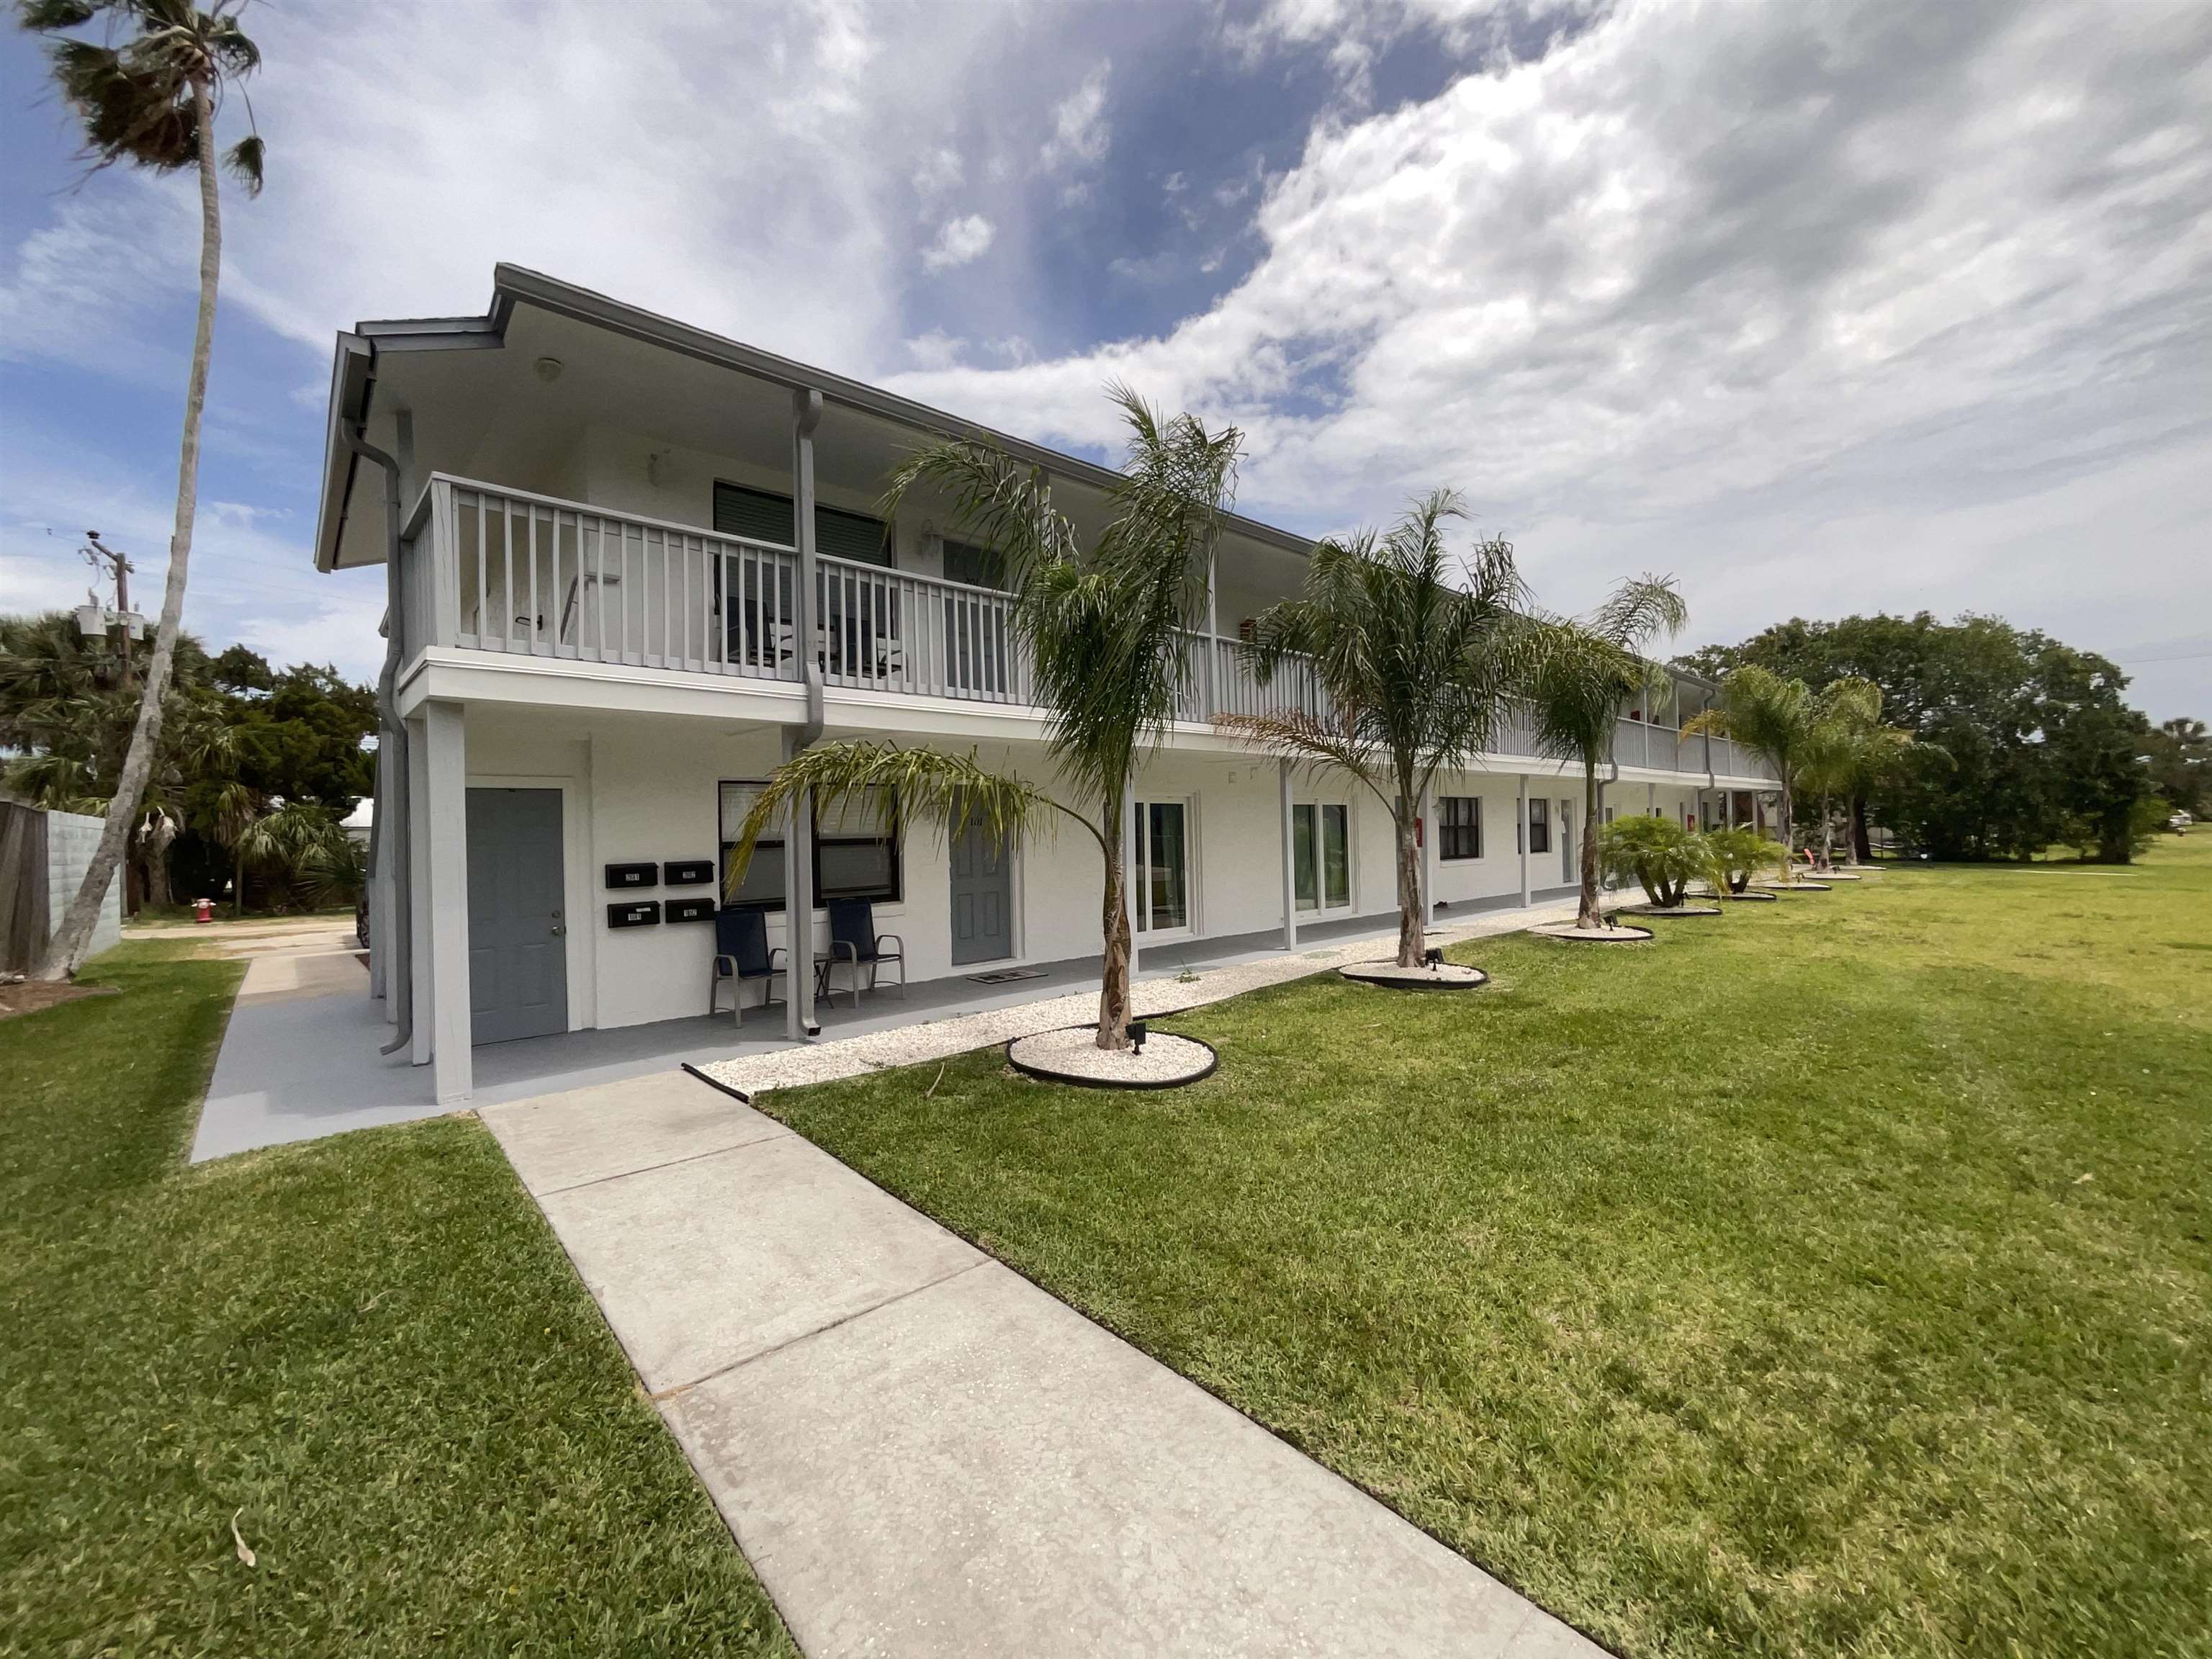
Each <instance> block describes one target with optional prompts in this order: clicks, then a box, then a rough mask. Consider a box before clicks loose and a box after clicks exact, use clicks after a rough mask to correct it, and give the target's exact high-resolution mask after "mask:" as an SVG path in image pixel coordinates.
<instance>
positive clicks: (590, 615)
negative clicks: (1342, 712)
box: [401, 474, 1765, 776]
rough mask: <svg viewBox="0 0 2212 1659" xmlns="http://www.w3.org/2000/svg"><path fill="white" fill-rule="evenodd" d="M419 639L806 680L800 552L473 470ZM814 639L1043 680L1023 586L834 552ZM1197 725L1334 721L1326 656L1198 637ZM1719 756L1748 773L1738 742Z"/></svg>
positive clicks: (932, 683)
mask: <svg viewBox="0 0 2212 1659" xmlns="http://www.w3.org/2000/svg"><path fill="white" fill-rule="evenodd" d="M401 559H402V566H403V571H404V583H403V586H404V593H405V598H406V615H405V628H406V639H407V641H408V645H409V649H410V651H412V650H413V649H415V648H416V647H420V646H422V645H437V646H447V647H459V648H461V649H464V650H471V651H489V652H498V653H507V654H517V653H519V654H521V655H525V656H532V657H544V658H556V659H569V660H576V661H582V662H596V663H608V664H616V665H628V666H635V667H643V668H656V669H669V670H674V671H686V672H691V673H707V674H723V675H729V676H732V677H736V678H747V679H764V680H781V681H787V682H788V681H796V680H797V679H798V678H799V655H798V644H797V635H798V621H797V619H798V606H797V604H796V598H797V592H798V584H799V556H798V554H797V553H796V552H794V551H793V550H792V549H790V548H788V547H779V546H776V545H775V544H770V543H765V542H757V541H752V540H749V539H746V538H742V537H734V536H721V535H717V534H715V533H714V532H711V531H705V530H701V529H699V528H697V527H696V526H690V525H679V524H671V523H667V522H665V521H663V520H657V519H647V518H642V517H640V516H638V515H636V514H633V513H613V512H609V511H607V510H605V509H604V508H601V507H591V506H587V505H586V504H584V503H582V502H578V501H561V500H557V499H556V498H554V497H552V496H549V495H532V494H531V493H530V492H528V491H526V490H519V489H505V488H502V487H500V486H497V485H493V484H486V483H477V482H474V481H472V480H470V479H465V478H453V477H446V476H444V475H443V474H440V475H438V476H436V477H433V478H432V479H431V481H430V484H429V487H428V489H427V490H425V491H424V494H423V498H422V502H421V503H420V504H419V505H418V506H417V507H416V512H415V513H414V515H413V517H412V518H411V519H410V521H409V523H408V525H407V526H406V532H405V535H404V538H403V544H402V550H401ZM814 601H815V602H814V606H813V615H814V618H815V622H814V627H813V629H812V632H813V640H812V644H813V651H814V658H815V661H816V662H817V664H818V665H819V666H820V668H821V671H822V676H823V683H824V684H827V685H829V686H832V687H836V688H839V689H842V690H856V691H870V692H880V693H884V694H889V695H897V696H930V697H944V698H950V699H952V700H955V701H962V702H984V703H997V704H1006V705H1011V706H1013V707H1017V708H1030V707H1032V706H1034V703H1035V684H1034V682H1033V679H1032V678H1031V675H1030V665H1029V660H1028V657H1027V654H1026V653H1024V650H1023V649H1022V646H1021V641H1020V640H1019V638H1018V635H1017V634H1016V631H1015V628H1014V618H1013V609H1012V607H1013V602H1012V599H1011V598H1010V597H1009V596H1008V595H1006V594H1004V593H1000V592H994V591H993V590H991V589H988V588H983V587H971V586H968V585H966V584H964V583H962V582H953V581H945V580H942V579H940V578H938V577H935V576H925V575H918V574H914V573H911V572H908V571H902V570H888V569H884V568H879V567H878V566H874V565H867V564H860V563H856V562H853V561H850V560H846V559H833V558H823V559H819V560H817V573H816V582H815V592H814ZM1182 650H1183V653H1184V661H1185V663H1186V664H1187V665H1188V672H1187V673H1186V675H1185V676H1184V678H1183V681H1182V685H1181V687H1180V688H1179V690H1178V692H1177V696H1176V718H1177V719H1178V720H1185V721H1189V722H1193V723H1197V724H1206V723H1209V722H1211V721H1212V720H1215V719H1218V718H1219V717H1220V716H1222V715H1227V714H1285V713H1291V712H1298V713H1303V714H1309V715H1312V716H1315V717H1316V718H1322V717H1325V716H1326V715H1327V714H1328V702H1327V698H1326V696H1325V694H1324V693H1323V691H1322V688H1321V686H1320V684H1319V682H1318V679H1317V678H1316V675H1315V672H1314V669H1313V666H1312V665H1311V664H1310V663H1309V662H1306V661H1304V659H1297V658H1292V659H1288V660H1286V661H1284V662H1282V663H1279V664H1278V665H1277V666H1276V669H1275V671H1274V672H1273V674H1272V675H1271V676H1270V677H1269V678H1268V682H1267V684H1265V685H1262V684H1261V683H1260V678H1259V675H1258V673H1257V672H1256V671H1255V666H1254V664H1255V656H1256V653H1255V652H1254V650H1253V648H1252V647H1250V646H1249V645H1246V644H1244V643H1243V642H1242V641H1237V640H1232V639H1227V638H1216V637H1212V636H1209V635H1205V634H1197V633H1186V634H1184V635H1182ZM1676 736H1677V734H1676V732H1674V731H1673V730H1672V729H1670V728H1668V727H1665V726H1652V725H1649V724H1647V723H1645V722H1644V721H1640V720H1621V721H1620V722H1619V724H1618V727H1617V734H1616V737H1615V740H1614V757H1615V758H1616V759H1617V760H1618V761H1619V763H1620V764H1621V765H1622V766H1625V767H1639V768H1645V769H1655V770H1659V771H1669V772H1680V773H1686V774H1694V775H1702V774H1703V773H1704V771H1705V742H1704V740H1702V739H1698V738H1692V740H1691V741H1690V742H1689V743H1688V744H1683V745H1681V746H1680V749H1679V750H1678V749H1677V747H1676V743H1675V738H1676ZM1489 747H1490V750H1491V751H1492V753H1495V754H1498V755H1508V756H1510V755H1525V756H1534V755H1535V754H1536V753H1537V752H1538V751H1537V748H1536V744H1535V742H1534V735H1533V729H1532V727H1531V726H1530V723H1529V720H1528V714H1527V711H1526V710H1525V709H1524V708H1521V707H1520V706H1519V705H1517V704H1510V705H1508V706H1507V708H1505V709H1504V711H1503V713H1502V714H1501V718H1500V719H1499V720H1498V726H1497V729H1496V732H1495V733H1494V734H1493V736H1492V740H1491V743H1490V745H1489ZM1711 753H1712V769H1713V770H1714V771H1715V772H1716V773H1719V774H1723V775H1738V776H1764V775H1765V768H1763V767H1753V768H1749V769H1742V768H1743V757H1740V756H1737V755H1735V753H1734V752H1733V746H1732V745H1731V744H1729V743H1728V742H1727V740H1726V739H1724V738H1713V739H1711Z"/></svg>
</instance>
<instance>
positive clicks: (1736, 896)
mask: <svg viewBox="0 0 2212 1659" xmlns="http://www.w3.org/2000/svg"><path fill="white" fill-rule="evenodd" d="M1718 896H1719V897H1721V898H1724V899H1726V900H1727V901H1728V902H1729V903H1731V904H1771V903H1773V902H1774V898H1775V896H1774V895H1773V894H1771V893H1722V894H1719V895H1718Z"/></svg>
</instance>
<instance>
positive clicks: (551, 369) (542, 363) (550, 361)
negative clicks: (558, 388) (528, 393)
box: [530, 357, 565, 386]
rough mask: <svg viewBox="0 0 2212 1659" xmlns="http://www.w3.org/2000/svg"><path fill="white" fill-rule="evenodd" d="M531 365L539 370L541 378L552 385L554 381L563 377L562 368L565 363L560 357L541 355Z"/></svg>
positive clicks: (539, 377)
mask: <svg viewBox="0 0 2212 1659" xmlns="http://www.w3.org/2000/svg"><path fill="white" fill-rule="evenodd" d="M530 367H531V368H532V369H534V370H536V371H537V374H538V379H539V380H543V381H544V382H545V384H546V385H548V386H551V385H552V384H553V382H554V381H556V380H559V379H560V378H561V370H562V368H564V367H565V365H564V364H563V363H562V361H561V360H560V359H559V358H558V357H540V358H539V359H538V361H537V362H534V363H532V364H531V366H530Z"/></svg>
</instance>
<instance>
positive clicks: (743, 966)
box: [707, 908, 791, 1025]
mask: <svg viewBox="0 0 2212 1659" xmlns="http://www.w3.org/2000/svg"><path fill="white" fill-rule="evenodd" d="M783 955H784V951H783V947H782V946H781V945H778V946H777V947H776V948H775V950H773V951H771V950H769V948H768V917H767V916H766V915H763V913H762V912H760V911H758V910H738V909H732V908H725V909H722V910H719V911H717V912H715V915H714V971H713V972H712V973H711V974H710V975H708V980H707V1014H708V1018H713V1017H714V999H715V996H716V995H717V994H718V993H719V992H720V989H721V986H722V981H725V980H727V981H730V1021H731V1024H734V1025H743V1024H744V1023H745V984H746V982H747V981H750V980H756V979H757V980H759V981H762V984H761V1006H762V1007H763V1008H765V1007H767V1006H769V1003H771V1002H774V1001H775V997H774V996H772V995H770V994H769V985H770V982H771V981H774V980H775V976H776V975H778V974H781V975H783V976H784V979H783V987H784V994H785V995H787V996H788V995H789V994H790V992H791V964H790V963H789V961H788V960H785V961H779V960H777V958H778V957H782V956H783Z"/></svg>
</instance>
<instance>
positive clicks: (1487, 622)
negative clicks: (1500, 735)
mask: <svg viewBox="0 0 2212 1659" xmlns="http://www.w3.org/2000/svg"><path fill="white" fill-rule="evenodd" d="M1465 516H1466V510H1465V508H1464V507H1463V506H1462V503H1461V501H1460V498H1459V496H1458V495H1456V494H1455V493H1454V492H1452V491H1451V490H1449V489H1439V490H1436V491H1434V492H1433V493H1431V494H1430V495H1425V496H1423V497H1422V498H1421V499H1419V501H1415V502H1413V505H1412V506H1411V507H1410V508H1409V509H1408V510H1407V513H1406V515H1405V516H1404V517H1403V518H1401V519H1400V520H1398V522H1397V523H1396V524H1395V525H1394V526H1391V528H1390V529H1389V531H1388V532H1385V533H1384V534H1383V535H1381V536H1377V535H1376V533H1375V532H1373V531H1362V532H1359V533H1358V535H1356V536H1353V537H1351V538H1348V539H1346V540H1343V541H1334V540H1331V541H1324V542H1322V544H1320V545H1318V546H1317V547H1316V548H1315V549H1314V552H1313V557H1312V559H1311V560H1310V562H1308V564H1307V566H1306V575H1305V584H1304V592H1301V593H1300V594H1299V595H1298V596H1297V598H1295V599H1284V600H1282V601H1280V602H1279V603H1278V604H1275V605H1271V606H1269V607H1268V608H1267V611H1264V612H1262V613H1261V616H1260V617H1259V618H1258V621H1257V632H1256V641H1255V642H1256V645H1257V650H1256V652H1255V656H1254V659H1253V672H1254V675H1255V678H1257V679H1258V680H1259V681H1260V683H1261V684H1262V685H1265V684H1267V683H1268V682H1269V681H1270V680H1271V679H1273V677H1274V675H1275V672H1276V671H1277V670H1278V668H1279V667H1280V665H1282V664H1283V662H1284V661H1285V659H1287V658H1288V657H1290V656H1291V654H1292V653H1299V654H1302V655H1304V656H1306V657H1310V659H1312V662H1313V669H1314V676H1315V679H1316V682H1317V683H1318V684H1319V686H1320V688H1321V690H1322V693H1323V701H1324V704H1325V707H1324V708H1321V709H1316V710H1307V711H1296V712H1288V713H1283V714H1229V715H1225V716H1223V717H1222V718H1221V720H1219V721H1218V725H1219V726H1221V727H1222V728H1223V729H1224V730H1226V731H1230V732H1237V733H1239V734H1241V735H1243V737H1246V738H1249V739H1251V740H1252V741H1253V742H1255V743H1256V744H1259V745H1260V746H1261V747H1262V748H1264V749H1267V750H1272V751H1273V752H1274V753H1276V754H1278V755H1282V756H1285V757H1290V758H1291V759H1295V760H1299V761H1304V762H1305V763H1309V764H1311V765H1315V766H1337V767H1341V768H1342V769H1344V770H1345V771H1346V772H1349V773H1350V774H1352V776H1353V777H1355V778H1357V779H1358V780H1359V781H1360V782H1362V783H1364V784H1365V785H1366V786H1367V787H1368V788H1369V789H1370V790H1372V791H1373V792H1374V793H1375V795H1376V799H1379V800H1380V801H1382V803H1383V805H1384V806H1385V807H1387V808H1389V812H1390V821H1391V823H1392V825H1393V827H1394V830H1395V840H1396V851H1397V860H1396V862H1397V872H1398V964H1399V966H1401V968H1411V967H1414V966H1416V965H1418V964H1419V962H1420V959H1421V941H1422V933H1423V929H1424V927H1425V925H1426V918H1425V917H1424V916H1423V915H1422V914H1421V867H1420V855H1419V850H1418V849H1417V848H1416V847H1415V845H1414V821H1415V819H1416V818H1417V817H1418V816H1419V812H1420V810H1421V802H1422V800H1423V799H1424V798H1425V796H1426V795H1427V793H1428V789H1429V786H1430V784H1431V781H1433V780H1434V779H1435V777H1436V775H1437V773H1438V772H1439V771H1457V770H1460V769H1462V768H1464V767H1465V766H1467V765H1468V764H1469V763H1471V762H1472V761H1473V760H1474V757H1475V756H1476V755H1477V754H1479V753H1480V751H1481V750H1484V749H1485V748H1486V747H1488V746H1489V742H1490V736H1491V732H1492V730H1493V728H1494V727H1495V726H1496V724H1497V720H1498V700H1499V698H1500V697H1501V696H1504V693H1505V692H1506V691H1507V690H1510V689H1511V688H1512V686H1513V685H1514V684H1515V683H1516V677H1517V675H1518V674H1519V672H1520V671H1521V669H1522V665H1523V663H1524V661H1525V659H1527V658H1528V655H1529V653H1530V647H1531V645H1532V644H1533V641H1534V629H1532V628H1531V627H1530V626H1529V625H1528V617H1527V615H1526V612H1525V611H1524V609H1523V606H1524V602H1525V599H1526V594H1525V592H1524V591H1523V589H1522V583H1521V579H1520V576H1519V574H1517V573H1516V570H1515V569H1514V565H1513V549H1512V546H1511V544H1510V543H1507V542H1504V541H1500V540H1498V539H1497V538H1488V539H1486V540H1483V541H1480V542H1478V543H1477V544H1475V548H1474V553H1473V554H1472V555H1471V556H1469V557H1468V558H1467V559H1465V560H1462V561H1455V560H1454V559H1453V558H1452V556H1450V555H1449V553H1447V552H1446V551H1445V550H1444V540H1443V527H1444V525H1445V524H1446V523H1447V522H1448V521H1449V520H1454V519H1461V518H1464V517H1465ZM1455 576H1456V577H1457V578H1458V580H1457V581H1456V582H1455V581H1454V580H1453V578H1454V577H1455Z"/></svg>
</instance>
